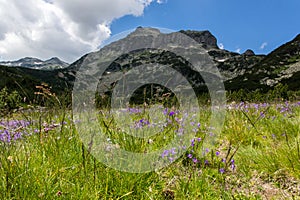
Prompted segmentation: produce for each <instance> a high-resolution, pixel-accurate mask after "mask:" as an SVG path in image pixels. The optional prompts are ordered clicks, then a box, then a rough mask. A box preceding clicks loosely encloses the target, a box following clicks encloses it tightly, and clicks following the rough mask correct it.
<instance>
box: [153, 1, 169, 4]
mask: <svg viewBox="0 0 300 200" xmlns="http://www.w3.org/2000/svg"><path fill="white" fill-rule="evenodd" d="M156 2H157V3H158V4H163V3H167V2H168V0H157V1H156Z"/></svg>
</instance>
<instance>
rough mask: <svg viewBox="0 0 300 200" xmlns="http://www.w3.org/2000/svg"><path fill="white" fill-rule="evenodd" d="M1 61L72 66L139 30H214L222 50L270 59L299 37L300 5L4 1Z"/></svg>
mask: <svg viewBox="0 0 300 200" xmlns="http://www.w3.org/2000/svg"><path fill="white" fill-rule="evenodd" d="M0 18H1V21H0V61H3V60H17V59H19V58H22V57H36V58H40V59H44V60H45V59H49V58H51V57H59V58H60V59H62V60H64V61H67V62H69V63H72V62H74V61H75V60H77V59H78V58H80V57H81V56H83V55H84V54H86V53H89V52H92V51H96V50H97V49H98V48H99V46H100V45H101V44H103V42H104V41H105V40H108V39H110V38H111V37H112V36H114V35H116V34H119V33H121V32H123V31H128V30H132V29H135V28H136V27H138V26H143V27H159V28H166V29H171V30H174V31H179V30H199V31H201V30H209V31H210V32H211V33H212V34H213V35H214V36H215V37H216V38H217V41H218V46H219V47H220V48H224V49H227V50H230V51H234V52H239V53H243V52H244V51H245V50H247V49H252V50H253V51H254V52H255V53H256V54H267V53H269V52H271V51H272V50H274V49H275V48H277V47H279V46H280V45H282V44H284V43H286V42H288V41H290V40H292V39H293V38H294V37H295V36H296V35H297V34H299V33H300V0H285V1H283V0H247V1H246V0H226V1H225V0H26V1H24V0H0Z"/></svg>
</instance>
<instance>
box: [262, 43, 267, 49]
mask: <svg viewBox="0 0 300 200" xmlns="http://www.w3.org/2000/svg"><path fill="white" fill-rule="evenodd" d="M267 45H268V43H266V42H264V43H262V44H261V45H260V49H265V48H266V46H267Z"/></svg>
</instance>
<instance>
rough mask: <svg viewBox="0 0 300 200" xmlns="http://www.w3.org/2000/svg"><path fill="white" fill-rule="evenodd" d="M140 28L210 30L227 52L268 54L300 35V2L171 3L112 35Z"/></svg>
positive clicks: (128, 19) (121, 22) (119, 23)
mask: <svg viewBox="0 0 300 200" xmlns="http://www.w3.org/2000/svg"><path fill="white" fill-rule="evenodd" d="M137 26H144V27H148V26H151V27H162V28H169V29H172V30H182V29H184V30H186V29H190V30H209V31H210V32H211V33H212V34H213V35H214V36H216V38H217V40H218V44H219V45H224V48H225V49H227V50H230V51H240V52H241V53H242V52H244V51H245V50H246V49H248V48H250V49H252V50H254V52H255V53H257V54H267V53H269V52H270V51H272V50H274V49H275V48H277V47H278V46H280V45H282V44H283V43H285V42H287V41H290V40H291V39H293V38H294V37H295V36H296V35H297V34H299V33H300V0H285V1H283V0H252V1H249V0H248V1H245V0H226V1H225V0H168V1H165V2H164V3H161V4H158V3H152V4H150V5H149V6H148V7H146V8H145V10H144V13H143V15H142V16H139V17H135V16H132V15H126V16H124V17H122V18H120V19H116V20H114V21H113V22H112V24H111V31H112V35H114V34H117V33H120V32H122V31H125V30H128V29H133V28H135V27H137Z"/></svg>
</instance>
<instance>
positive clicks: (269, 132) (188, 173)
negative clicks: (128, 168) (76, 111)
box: [0, 102, 300, 199]
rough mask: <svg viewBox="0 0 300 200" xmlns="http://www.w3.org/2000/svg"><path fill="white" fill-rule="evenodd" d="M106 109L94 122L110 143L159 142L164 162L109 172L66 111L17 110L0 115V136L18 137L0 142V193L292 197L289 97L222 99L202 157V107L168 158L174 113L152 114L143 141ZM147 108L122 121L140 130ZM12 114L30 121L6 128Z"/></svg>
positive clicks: (296, 139) (295, 189) (296, 164)
mask: <svg viewBox="0 0 300 200" xmlns="http://www.w3.org/2000/svg"><path fill="white" fill-rule="evenodd" d="M106 112H107V111H102V112H101V113H102V114H99V115H98V117H99V120H98V122H99V124H100V125H101V126H102V127H104V130H105V131H104V132H105V134H106V136H107V137H108V138H109V140H110V142H111V145H114V146H115V147H117V148H116V149H118V148H121V149H123V148H124V149H127V150H128V151H132V152H145V151H147V152H151V151H155V150H157V149H163V150H164V148H165V150H166V151H165V152H164V153H165V154H164V155H161V159H162V160H164V161H165V162H169V163H168V164H169V165H168V166H166V167H164V168H161V169H157V170H154V171H150V172H147V173H129V172H122V171H119V170H115V169H113V168H110V167H108V166H106V165H104V164H102V163H101V162H100V161H99V159H96V158H95V157H94V156H93V154H92V153H93V151H91V152H89V151H88V148H86V147H85V146H84V144H83V143H82V140H81V139H82V137H80V135H79V133H78V130H77V129H76V127H77V124H76V123H79V122H77V121H73V120H72V116H71V112H70V111H68V110H60V109H58V110H55V109H52V110H40V111H38V110H34V111H28V112H26V111H22V112H18V113H15V114H13V115H10V116H6V117H4V118H3V119H1V125H0V130H1V132H0V134H4V130H9V131H10V134H11V135H16V133H17V132H20V133H22V134H23V135H22V136H21V138H19V137H16V140H14V139H12V140H11V141H10V142H8V141H7V138H6V139H5V138H4V139H3V137H2V140H4V141H0V148H1V155H0V191H1V192H0V199H299V196H300V193H299V191H300V182H299V181H300V151H299V148H300V146H299V145H300V121H299V119H300V105H299V104H297V103H289V102H286V103H285V102H281V103H276V104H275V103H274V104H250V103H239V104H234V103H232V104H229V105H228V106H227V109H226V119H225V123H224V126H223V129H222V133H221V135H220V136H219V137H218V138H217V141H216V145H215V146H214V147H212V148H209V149H205V150H204V151H205V152H206V153H205V155H204V156H203V152H202V148H203V146H202V145H203V141H204V140H205V137H209V135H213V133H214V129H213V127H210V123H209V118H210V114H209V113H210V112H209V110H208V109H207V108H202V110H201V112H199V115H198V116H197V118H195V117H194V118H192V119H194V121H193V122H195V124H194V125H193V126H192V129H191V130H189V131H194V134H195V135H194V137H193V139H192V140H191V141H190V140H189V145H188V146H186V147H185V151H186V152H184V153H183V154H182V155H180V156H178V157H179V158H178V159H176V160H174V162H172V163H171V162H170V160H172V159H170V158H172V156H174V157H176V154H177V153H178V152H179V149H175V150H176V151H175V152H174V151H172V149H170V148H168V147H166V146H167V143H168V142H169V141H170V140H171V139H172V138H175V137H176V135H177V134H178V130H179V127H178V126H179V125H178V119H180V118H182V117H183V114H182V113H176V112H175V113H174V114H173V115H171V114H170V112H171V111H170V110H168V112H167V113H165V114H160V115H159V116H160V118H158V121H159V122H163V123H162V124H163V125H165V126H163V129H162V130H163V131H162V132H163V133H161V134H157V135H153V136H150V139H149V138H135V137H134V136H130V135H127V134H125V133H124V131H122V130H120V129H118V126H117V122H116V121H113V118H111V117H109V115H108V113H106ZM148 114H149V113H147V111H146V112H132V113H130V115H129V116H130V117H129V118H126V119H127V120H128V121H127V124H132V125H134V126H139V127H140V128H141V129H143V128H146V130H147V125H148V124H147V123H145V121H140V120H141V119H144V120H145V119H147V118H146V117H147V116H148ZM170 115H171V116H170ZM176 117H177V118H176ZM12 120H14V121H22V120H25V121H29V122H30V124H29V125H24V124H23V125H22V124H18V123H15V125H14V126H12V123H10V124H8V122H10V121H12ZM197 122H199V123H200V124H201V125H200V126H199V124H198V123H197ZM138 123H140V124H138ZM149 123H150V124H151V123H153V122H152V121H151V120H149ZM129 128H130V127H129ZM131 128H133V127H131ZM12 138H13V137H12ZM172 161H173V160H172Z"/></svg>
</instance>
